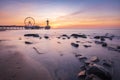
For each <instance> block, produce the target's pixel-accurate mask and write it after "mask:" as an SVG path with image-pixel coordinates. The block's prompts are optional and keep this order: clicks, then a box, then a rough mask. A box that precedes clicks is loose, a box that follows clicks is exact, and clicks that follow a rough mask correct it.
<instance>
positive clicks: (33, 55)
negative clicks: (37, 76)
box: [0, 29, 120, 80]
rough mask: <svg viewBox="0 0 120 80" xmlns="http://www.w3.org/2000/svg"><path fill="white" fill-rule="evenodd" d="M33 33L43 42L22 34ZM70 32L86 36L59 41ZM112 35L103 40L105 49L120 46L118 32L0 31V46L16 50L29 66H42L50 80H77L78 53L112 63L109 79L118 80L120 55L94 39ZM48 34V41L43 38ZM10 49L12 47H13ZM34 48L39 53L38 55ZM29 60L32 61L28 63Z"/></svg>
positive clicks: (70, 31) (79, 64) (79, 30)
mask: <svg viewBox="0 0 120 80" xmlns="http://www.w3.org/2000/svg"><path fill="white" fill-rule="evenodd" d="M29 33H35V34H39V35H40V36H41V37H42V39H40V38H34V37H24V34H29ZM73 33H77V34H80V33H81V34H85V35H87V39H86V38H78V39H74V38H70V39H58V38H57V37H59V36H60V35H62V34H67V35H68V36H70V35H71V34H73ZM106 33H109V34H108V36H111V35H114V36H115V37H114V38H113V40H109V39H106V41H105V42H107V43H108V46H110V47H111V46H112V47H116V46H118V45H119V46H120V43H119V42H120V30H119V29H117V30H112V29H110V30H108V29H104V30H102V29H101V30H98V29H53V30H8V31H1V32H0V40H1V42H0V44H3V45H5V46H8V47H7V48H6V49H10V51H13V52H14V51H15V50H16V51H19V52H21V54H23V55H24V56H27V57H29V59H30V61H29V63H30V65H31V66H32V65H34V63H35V62H36V63H37V64H42V66H43V67H44V68H45V69H46V70H47V71H48V72H49V74H50V76H51V77H52V80H78V78H77V74H78V73H79V71H80V67H81V66H82V65H83V63H82V62H80V61H79V59H78V58H76V57H75V54H74V53H79V54H81V55H82V56H85V57H87V58H90V57H92V56H98V57H99V58H100V62H99V63H98V64H100V65H102V60H112V61H113V62H114V65H113V66H112V68H107V69H108V70H109V71H110V72H111V74H112V76H113V80H119V79H120V77H119V75H120V71H119V66H120V63H119V61H120V52H118V51H113V50H109V49H108V48H106V47H102V46H101V45H99V44H95V42H94V41H96V40H95V39H93V37H94V36H95V35H101V36H102V35H106ZM45 35H47V36H49V37H50V38H49V39H45V38H44V36H45ZM25 41H30V42H32V43H33V44H25ZM76 41H80V43H78V44H79V47H78V48H75V47H73V46H71V43H72V42H75V43H76ZM84 45H91V47H88V48H86V47H84ZM12 46H13V47H12ZM33 47H35V48H36V49H37V50H38V51H39V52H40V53H41V54H38V53H37V52H36V50H35V49H34V48H33ZM31 60H32V61H31ZM36 67H37V68H39V66H36Z"/></svg>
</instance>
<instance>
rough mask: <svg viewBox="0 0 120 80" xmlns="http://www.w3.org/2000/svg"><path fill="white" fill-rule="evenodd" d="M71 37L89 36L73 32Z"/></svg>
mask: <svg viewBox="0 0 120 80" xmlns="http://www.w3.org/2000/svg"><path fill="white" fill-rule="evenodd" d="M71 37H74V38H80V37H81V38H87V36H86V35H84V34H72V35H71Z"/></svg>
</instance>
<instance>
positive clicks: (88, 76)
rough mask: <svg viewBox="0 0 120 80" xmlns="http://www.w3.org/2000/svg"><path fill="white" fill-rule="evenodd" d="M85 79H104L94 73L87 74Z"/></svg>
mask: <svg viewBox="0 0 120 80" xmlns="http://www.w3.org/2000/svg"><path fill="white" fill-rule="evenodd" d="M85 80H102V79H101V78H99V77H98V76H96V75H94V74H90V75H87V77H86V78H85Z"/></svg>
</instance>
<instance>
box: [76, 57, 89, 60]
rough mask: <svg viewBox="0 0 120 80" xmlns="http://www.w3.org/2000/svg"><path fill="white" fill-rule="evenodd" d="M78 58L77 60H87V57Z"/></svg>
mask: <svg viewBox="0 0 120 80" xmlns="http://www.w3.org/2000/svg"><path fill="white" fill-rule="evenodd" d="M78 58H79V60H86V59H87V57H84V56H79V57H78Z"/></svg>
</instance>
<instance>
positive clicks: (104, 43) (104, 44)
mask: <svg viewBox="0 0 120 80" xmlns="http://www.w3.org/2000/svg"><path fill="white" fill-rule="evenodd" d="M95 43H96V44H101V46H102V47H107V46H108V44H107V43H106V42H103V41H95Z"/></svg>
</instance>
